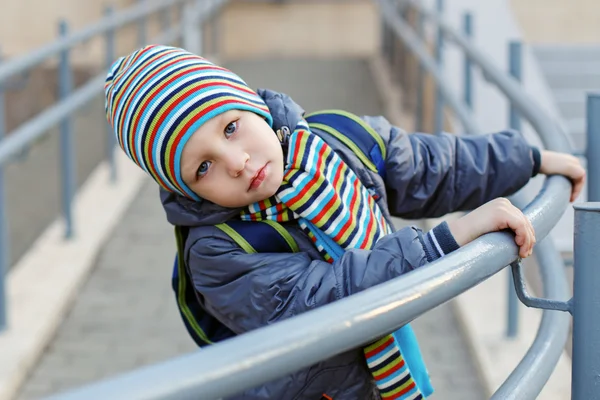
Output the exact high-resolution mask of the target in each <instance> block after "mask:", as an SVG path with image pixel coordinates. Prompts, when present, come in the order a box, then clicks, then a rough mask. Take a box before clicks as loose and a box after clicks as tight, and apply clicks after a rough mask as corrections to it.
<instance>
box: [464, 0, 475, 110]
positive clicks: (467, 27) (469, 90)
mask: <svg viewBox="0 0 600 400" xmlns="http://www.w3.org/2000/svg"><path fill="white" fill-rule="evenodd" d="M463 29H464V32H465V36H466V37H467V38H469V39H470V38H472V37H473V18H472V16H471V13H469V12H467V13H465V15H464V20H463ZM464 65H465V93H464V96H465V104H466V105H467V106H469V108H470V109H473V68H472V66H471V59H469V56H467V54H466V53H465V64H464Z"/></svg>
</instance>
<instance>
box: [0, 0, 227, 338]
mask: <svg viewBox="0 0 600 400" xmlns="http://www.w3.org/2000/svg"><path fill="white" fill-rule="evenodd" d="M226 2H227V1H226V0H160V1H159V0H150V1H139V3H138V4H136V5H134V6H132V7H129V8H127V9H125V10H122V11H120V12H119V13H112V9H111V8H108V9H107V15H106V16H105V17H104V18H102V19H100V20H99V21H98V22H96V23H94V24H92V25H91V26H88V27H87V28H85V29H83V30H80V31H77V32H74V33H69V32H68V29H67V24H66V21H62V22H61V24H60V27H61V36H60V38H58V39H57V40H56V41H54V42H52V43H50V44H48V45H45V46H43V47H41V48H38V49H36V50H34V51H32V52H29V53H27V54H24V55H23V56H19V57H15V58H13V59H10V60H7V61H5V62H3V63H0V104H3V102H4V92H3V90H4V88H5V86H6V84H7V81H8V80H9V79H10V78H11V77H13V76H15V75H17V74H21V73H24V72H27V71H28V70H30V69H32V68H34V67H36V66H38V65H40V64H42V63H44V62H45V61H47V60H48V59H50V58H52V57H58V58H59V65H58V70H59V79H58V83H59V93H60V94H59V98H60V99H59V101H57V102H56V103H55V104H53V105H52V106H50V107H48V108H46V109H45V110H43V111H42V112H40V113H39V114H37V115H36V116H34V117H32V118H30V119H29V120H27V121H25V122H24V123H23V124H21V125H20V126H18V127H17V128H15V129H14V130H13V131H11V132H9V133H8V134H6V135H5V129H6V127H5V119H4V114H3V113H1V112H0V332H1V331H2V329H3V328H4V327H5V325H6V313H5V307H6V302H5V297H6V294H5V290H4V279H5V271H6V270H8V264H9V257H8V254H9V249H10V246H9V242H10V241H9V238H8V228H7V224H8V223H7V219H8V218H9V217H10V216H9V215H8V214H7V212H6V210H5V208H6V201H5V194H4V191H5V187H4V186H5V183H4V168H5V166H6V164H7V163H9V162H10V161H13V159H14V158H16V156H18V155H20V154H22V153H23V151H24V150H26V149H28V148H29V147H30V146H31V145H32V144H33V143H34V142H35V141H36V140H37V139H39V138H41V137H43V136H47V135H50V134H51V132H52V131H51V130H50V128H52V127H53V126H56V125H59V124H60V139H61V157H62V162H61V170H62V179H61V185H62V196H61V197H62V203H63V205H62V208H63V216H64V219H65V222H66V223H65V238H67V239H70V238H72V237H73V235H74V233H73V229H72V226H73V217H72V200H73V196H74V191H75V174H74V171H73V168H74V166H73V160H74V146H73V132H72V126H71V125H72V118H73V115H74V113H75V111H77V110H78V109H80V108H82V107H84V106H86V105H87V104H89V103H90V102H91V101H92V100H93V99H94V98H95V97H96V96H97V95H100V94H101V93H102V89H103V82H104V79H105V77H106V74H105V73H101V74H99V75H97V76H94V77H92V78H91V79H89V80H88V81H87V82H86V83H84V84H83V85H82V86H81V87H80V88H77V89H76V90H72V82H73V77H72V65H71V64H70V61H69V54H70V52H71V50H72V49H73V48H74V47H75V46H77V45H80V44H82V43H85V42H86V41H88V40H90V39H92V38H94V37H96V36H98V35H105V37H106V45H107V48H106V57H107V60H106V61H107V63H108V65H110V63H112V62H113V61H114V58H115V57H116V55H115V54H114V51H115V37H114V32H115V30H116V29H119V28H122V27H125V26H126V25H128V24H131V23H139V24H140V25H139V31H138V35H139V37H138V44H140V45H144V44H146V43H145V42H146V32H145V20H146V19H148V18H149V17H150V16H152V15H154V14H156V13H159V12H166V11H169V9H170V8H171V7H174V6H177V5H181V6H187V5H190V6H191V8H190V11H191V12H188V13H182V17H183V18H182V21H179V23H176V24H174V25H173V26H165V25H167V24H164V25H163V26H162V28H163V29H162V31H161V32H160V33H159V34H158V36H156V37H155V38H153V40H152V42H153V43H162V44H169V43H173V42H174V41H176V40H178V39H180V38H181V39H183V41H184V42H185V41H186V37H190V36H196V35H198V36H199V33H198V29H199V27H201V26H202V23H203V22H204V21H205V20H206V19H208V18H209V17H210V16H212V15H214V13H215V12H216V11H217V10H218V9H219V8H220V7H222V6H223V5H224V4H225V3H226ZM164 15H167V14H164ZM169 25H170V24H169ZM190 39H191V38H190ZM194 39H195V37H194ZM191 42H192V41H191V40H190V43H191ZM107 141H108V143H109V145H108V146H107V159H108V161H109V163H110V168H111V179H115V178H116V172H115V171H116V166H115V162H114V157H113V149H114V148H115V142H114V135H113V134H112V132H109V133H107Z"/></svg>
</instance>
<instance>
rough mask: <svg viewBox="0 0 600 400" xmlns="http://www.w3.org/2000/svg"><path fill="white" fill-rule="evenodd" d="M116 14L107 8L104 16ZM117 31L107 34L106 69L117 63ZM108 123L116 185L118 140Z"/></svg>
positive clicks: (108, 150) (108, 146) (109, 152)
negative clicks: (116, 147) (116, 146)
mask: <svg viewBox="0 0 600 400" xmlns="http://www.w3.org/2000/svg"><path fill="white" fill-rule="evenodd" d="M113 13H114V8H113V7H112V6H107V7H106V9H105V11H104V14H105V15H106V16H107V17H110V16H111V15H113ZM115 57H116V52H115V31H114V29H111V30H109V31H107V32H106V68H107V69H109V68H110V67H111V66H112V64H113V62H115ZM105 123H106V132H107V135H106V158H107V159H108V163H109V165H110V181H111V182H113V183H115V182H116V181H117V166H116V164H115V145H116V139H115V134H114V132H113V129H112V128H111V127H110V124H109V123H108V121H106V122H105Z"/></svg>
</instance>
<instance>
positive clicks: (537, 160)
mask: <svg viewBox="0 0 600 400" xmlns="http://www.w3.org/2000/svg"><path fill="white" fill-rule="evenodd" d="M531 158H533V171H532V172H531V177H532V178H533V177H534V176H536V175H537V174H539V172H540V167H541V166H542V154H541V153H540V149H538V148H537V147H533V146H532V147H531Z"/></svg>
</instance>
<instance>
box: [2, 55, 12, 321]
mask: <svg viewBox="0 0 600 400" xmlns="http://www.w3.org/2000/svg"><path fill="white" fill-rule="evenodd" d="M0 61H2V57H1V55H0ZM4 107H5V102H4V82H0V141H1V140H2V138H4V135H5V134H6V132H5V131H6V123H5V118H4V113H5V109H4ZM5 189H6V187H5V182H4V167H3V166H2V165H0V331H2V330H4V329H5V328H6V320H7V309H8V307H7V304H6V302H7V298H6V291H5V278H6V273H7V272H8V267H9V264H10V246H9V245H8V243H9V237H8V218H7V217H8V213H7V212H6V195H5Z"/></svg>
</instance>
